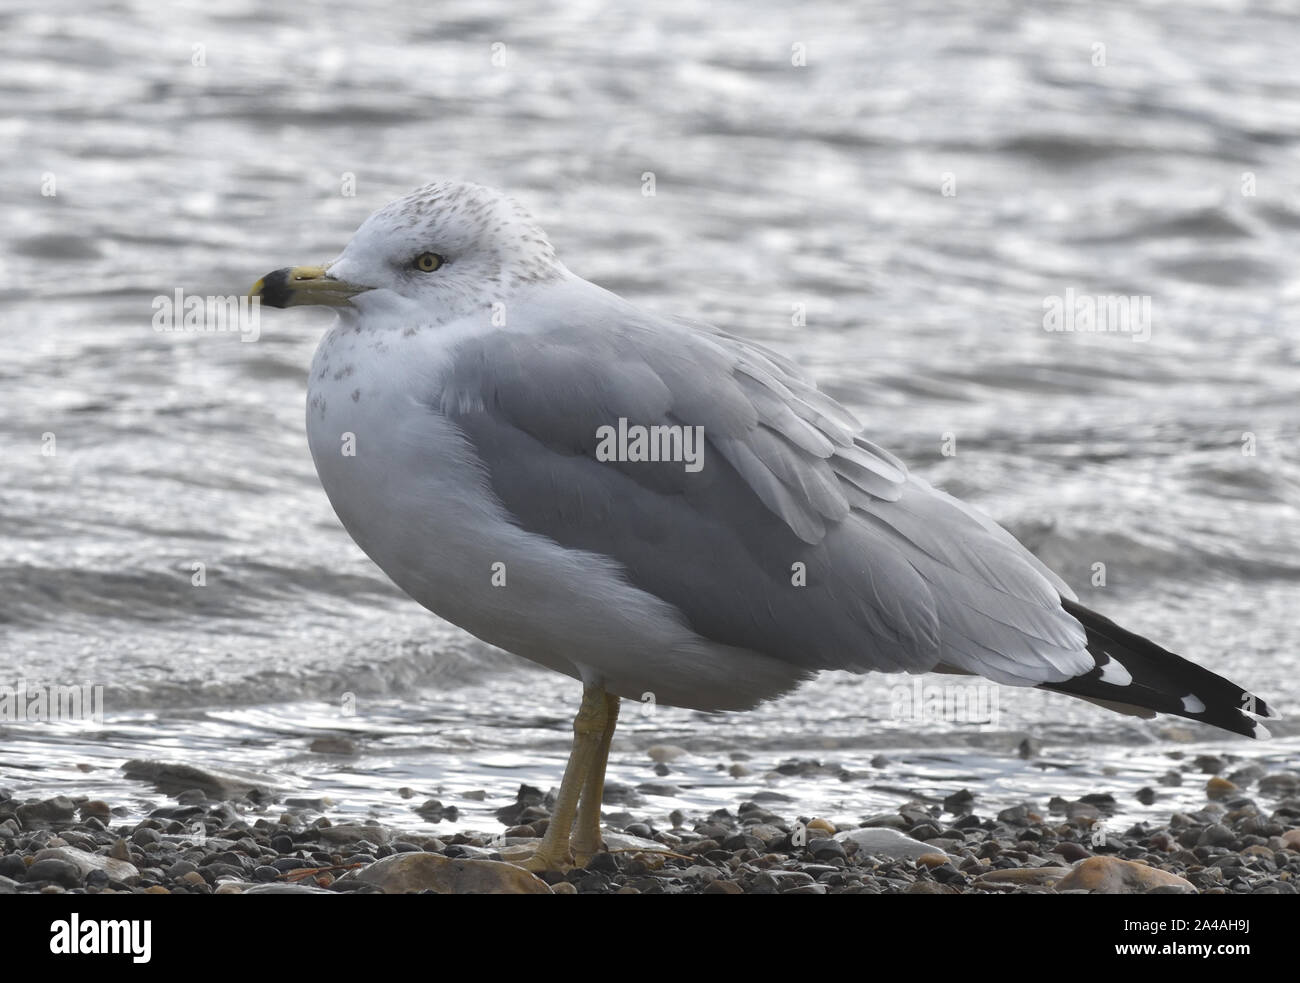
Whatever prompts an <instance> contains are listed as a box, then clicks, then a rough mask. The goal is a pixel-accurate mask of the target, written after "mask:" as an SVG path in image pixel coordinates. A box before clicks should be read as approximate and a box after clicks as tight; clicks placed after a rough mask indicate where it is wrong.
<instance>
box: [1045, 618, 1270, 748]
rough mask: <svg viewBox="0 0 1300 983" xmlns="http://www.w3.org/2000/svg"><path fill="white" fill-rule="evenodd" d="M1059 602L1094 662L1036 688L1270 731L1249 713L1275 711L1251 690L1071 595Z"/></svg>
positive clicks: (1253, 733)
mask: <svg viewBox="0 0 1300 983" xmlns="http://www.w3.org/2000/svg"><path fill="white" fill-rule="evenodd" d="M1061 606H1062V607H1063V608H1064V609H1065V611H1066V612H1068V613H1069V614H1070V615H1071V616H1073V617H1074V618H1075V619H1076V620H1077V621H1078V622H1079V623H1080V624H1081V625H1082V626H1083V628H1084V630H1085V632H1086V633H1087V645H1088V652H1089V653H1090V654H1091V655H1093V657H1094V658H1095V659H1096V665H1095V667H1094V668H1093V669H1092V670H1090V671H1089V672H1086V673H1083V674H1082V675H1079V676H1076V677H1074V678H1073V679H1067V680H1065V681H1064V682H1060V683H1047V684H1044V686H1043V687H1042V688H1044V689H1051V690H1056V691H1058V692H1061V693H1067V694H1070V695H1072V696H1080V697H1085V698H1088V699H1092V700H1094V701H1096V700H1102V701H1106V702H1110V703H1116V704H1120V705H1124V706H1131V707H1134V708H1137V709H1147V710H1155V711H1157V712H1158V713H1169V714H1173V715H1174V716H1178V717H1184V718H1186V719H1188V720H1196V721H1199V722H1201V723H1206V724H1210V725H1211V726H1213V727H1218V728H1220V729H1222V730H1226V731H1229V732H1230V733H1233V734H1240V735H1241V736H1242V737H1249V738H1251V739H1252V740H1263V739H1267V738H1269V737H1271V736H1272V735H1271V734H1270V733H1269V731H1268V728H1267V727H1265V726H1264V725H1263V724H1262V723H1260V722H1259V721H1258V720H1256V719H1253V718H1255V717H1265V718H1272V719H1276V718H1278V716H1279V714H1278V713H1277V712H1276V711H1275V710H1274V709H1273V708H1272V707H1270V706H1269V705H1268V704H1267V703H1266V702H1265V701H1264V700H1262V699H1260V698H1259V697H1257V696H1255V695H1254V694H1253V693H1250V692H1248V691H1246V690H1244V689H1242V688H1241V687H1240V686H1237V685H1236V684H1234V683H1232V682H1230V681H1229V680H1227V679H1225V678H1224V677H1222V676H1220V675H1218V674H1217V673H1214V672H1211V671H1210V670H1209V669H1206V668H1205V667H1204V666H1200V665H1197V664H1196V663H1195V662H1191V661H1189V660H1187V659H1184V658H1183V657H1182V656H1180V655H1175V654H1174V653H1173V652H1170V651H1168V650H1167V649H1163V648H1161V647H1160V646H1159V645H1157V644H1156V643H1155V642H1152V641H1150V640H1149V639H1146V638H1143V637H1142V636H1140V635H1136V634H1134V633H1133V632H1131V631H1128V630H1127V629H1125V628H1121V627H1120V626H1119V625H1117V624H1115V622H1113V621H1111V620H1110V619H1109V618H1106V617H1105V616H1103V615H1100V614H1098V613H1097V612H1095V611H1092V610H1091V609H1089V608H1086V607H1084V606H1083V605H1082V604H1079V603H1078V602H1077V601H1070V600H1067V599H1065V598H1062V599H1061ZM1112 663H1113V664H1114V665H1112ZM1108 677H1109V678H1108Z"/></svg>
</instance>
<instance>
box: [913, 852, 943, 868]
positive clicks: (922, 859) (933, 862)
mask: <svg viewBox="0 0 1300 983" xmlns="http://www.w3.org/2000/svg"><path fill="white" fill-rule="evenodd" d="M948 860H949V858H948V855H947V854H944V853H923V854H921V855H920V856H919V857H917V858H916V862H917V863H918V864H923V865H925V866H926V867H942V866H943V865H944V864H946V863H947V862H948Z"/></svg>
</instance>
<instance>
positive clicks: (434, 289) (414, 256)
mask: <svg viewBox="0 0 1300 983" xmlns="http://www.w3.org/2000/svg"><path fill="white" fill-rule="evenodd" d="M564 273H565V270H564V267H563V265H561V263H560V261H559V260H558V259H556V257H555V250H554V249H553V248H552V247H551V244H550V243H549V242H548V241H547V239H546V234H545V233H544V232H542V230H541V229H540V228H539V227H538V225H537V223H536V222H534V221H533V219H532V217H531V216H530V215H529V214H528V212H527V211H525V210H524V208H523V206H522V205H520V204H519V203H518V202H517V201H515V200H514V199H513V198H510V197H508V196H506V195H504V194H502V193H501V192H499V191H495V190H493V189H492V188H486V187H483V186H482V185H479V184H470V183H468V182H464V181H437V182H434V183H433V184H427V185H425V186H424V187H423V188H420V189H419V190H417V191H413V192H411V193H410V194H409V195H407V196H406V197H404V198H399V199H397V200H396V201H394V202H391V203H389V204H387V205H385V206H384V207H383V208H381V209H379V211H377V212H375V213H374V214H373V215H371V216H370V217H369V218H368V219H366V220H365V222H363V223H362V224H361V227H360V228H359V229H357V231H356V233H355V234H354V235H353V236H352V241H351V242H349V243H348V245H347V247H346V248H345V249H344V250H343V252H342V253H341V254H339V257H338V258H337V259H336V260H334V261H333V262H332V263H328V264H326V265H325V266H298V267H286V268H285V269H280V270H276V271H275V272H273V273H268V274H267V275H266V276H265V277H263V278H262V279H261V280H259V281H257V283H256V284H254V285H253V289H252V291H251V292H250V294H251V296H255V297H260V298H261V300H262V303H264V304H266V305H268V306H270V307H294V306H299V305H303V304H323V305H326V306H330V307H338V308H340V309H341V311H342V312H347V311H349V310H351V311H359V312H363V313H374V312H381V311H382V312H384V313H392V314H398V315H401V316H402V319H403V320H404V321H406V322H407V323H411V320H412V319H414V323H417V324H436V323H443V322H446V321H449V320H452V319H454V318H457V317H461V316H464V315H466V314H468V313H470V312H471V311H473V310H475V309H480V308H486V309H490V308H491V307H492V305H493V303H495V302H498V301H500V302H504V301H505V300H506V298H508V297H509V296H510V295H511V294H512V293H514V291H515V290H516V289H518V288H519V287H520V286H522V285H524V284H530V283H538V282H541V281H544V280H550V279H555V278H558V277H561V276H563V275H564Z"/></svg>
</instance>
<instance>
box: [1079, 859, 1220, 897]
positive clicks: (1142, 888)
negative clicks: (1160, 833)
mask: <svg viewBox="0 0 1300 983" xmlns="http://www.w3.org/2000/svg"><path fill="white" fill-rule="evenodd" d="M1157 887H1177V888H1182V889H1184V890H1185V891H1186V893H1188V894H1195V893H1196V888H1195V887H1193V886H1192V884H1191V882H1190V881H1187V880H1184V879H1183V878H1181V877H1179V876H1178V875H1177V874H1171V873H1169V871H1166V870H1157V869H1156V868H1155V867H1148V866H1146V865H1145V864H1139V863H1134V862H1133V861H1131V860H1120V859H1119V858H1118V857H1089V858H1088V859H1087V860H1080V861H1079V862H1078V863H1077V864H1075V865H1074V869H1073V870H1072V871H1070V873H1068V874H1067V875H1066V876H1065V877H1063V878H1061V879H1060V880H1059V881H1057V882H1056V889H1057V890H1058V891H1072V890H1083V891H1090V892H1092V893H1093V894H1144V893H1146V892H1147V891H1150V890H1151V889H1152V888H1157Z"/></svg>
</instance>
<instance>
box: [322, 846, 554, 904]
mask: <svg viewBox="0 0 1300 983" xmlns="http://www.w3.org/2000/svg"><path fill="white" fill-rule="evenodd" d="M346 879H356V880H361V881H365V882H366V883H368V884H375V885H377V886H378V887H379V888H380V889H381V890H383V892H384V893H385V894H412V893H416V892H419V891H423V890H426V889H428V890H432V891H433V892H434V893H436V894H553V893H555V892H553V891H552V890H551V888H550V887H548V886H547V884H546V882H545V881H543V880H542V879H541V878H539V877H537V876H536V875H534V874H532V873H531V872H529V871H527V870H524V869H523V868H522V867H516V866H515V865H514V864H508V863H503V862H501V861H499V860H454V859H451V858H450V857H443V856H440V855H439V854H436V853H395V854H393V855H392V856H390V857H385V858H384V859H383V860H379V861H376V862H375V863H373V864H371V865H370V866H369V867H366V868H364V869H363V870H358V871H352V872H350V873H347V874H345V875H343V877H342V878H340V880H346Z"/></svg>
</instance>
